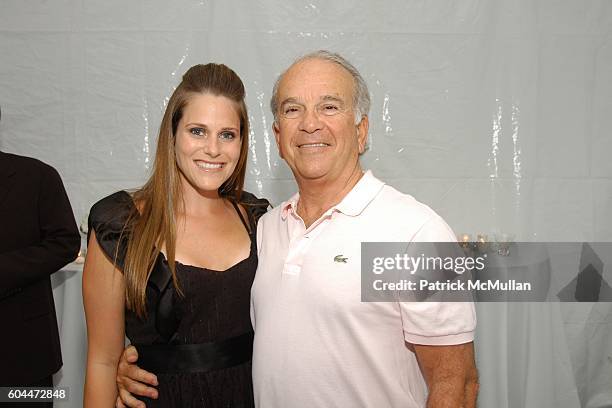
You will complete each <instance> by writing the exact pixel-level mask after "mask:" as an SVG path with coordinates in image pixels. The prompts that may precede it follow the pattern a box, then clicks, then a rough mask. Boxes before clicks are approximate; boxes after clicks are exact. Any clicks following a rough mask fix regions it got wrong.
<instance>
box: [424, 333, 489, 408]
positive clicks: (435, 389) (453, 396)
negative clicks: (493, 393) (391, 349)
mask: <svg viewBox="0 0 612 408" xmlns="http://www.w3.org/2000/svg"><path fill="white" fill-rule="evenodd" d="M414 350H415V352H416V355H417V359H418V360H419V365H420V367H421V371H422V372H423V375H424V377H425V380H426V381H427V388H428V389H429V397H428V398H427V408H447V407H448V408H459V407H461V408H474V407H476V398H477V396H478V373H477V371H476V363H475V361H474V343H472V342H470V343H466V344H458V345H455V346H424V345H417V344H415V345H414Z"/></svg>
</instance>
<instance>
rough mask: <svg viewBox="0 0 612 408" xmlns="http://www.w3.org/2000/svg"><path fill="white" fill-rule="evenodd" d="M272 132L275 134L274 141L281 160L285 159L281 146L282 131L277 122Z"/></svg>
mask: <svg viewBox="0 0 612 408" xmlns="http://www.w3.org/2000/svg"><path fill="white" fill-rule="evenodd" d="M272 131H273V132H274V139H276V147H277V148H278V155H279V156H280V158H281V159H284V157H283V149H281V145H280V129H279V127H278V122H277V121H274V122H272Z"/></svg>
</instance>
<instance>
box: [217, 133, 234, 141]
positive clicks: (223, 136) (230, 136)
mask: <svg viewBox="0 0 612 408" xmlns="http://www.w3.org/2000/svg"><path fill="white" fill-rule="evenodd" d="M219 137H220V138H221V139H224V140H232V139H234V138H235V137H236V135H235V134H234V133H233V132H222V133H220V134H219Z"/></svg>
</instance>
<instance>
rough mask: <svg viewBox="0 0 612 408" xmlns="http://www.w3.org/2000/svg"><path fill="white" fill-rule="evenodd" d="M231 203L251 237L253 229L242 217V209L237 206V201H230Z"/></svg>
mask: <svg viewBox="0 0 612 408" xmlns="http://www.w3.org/2000/svg"><path fill="white" fill-rule="evenodd" d="M230 202H231V203H232V205H233V206H234V209H235V210H236V212H237V213H238V216H239V217H240V221H242V225H244V228H245V229H246V230H247V234H249V235H251V229H250V228H249V225H248V224H247V222H246V221H245V220H244V217H243V216H242V211H240V208H238V205H237V204H236V202H235V201H233V200H230Z"/></svg>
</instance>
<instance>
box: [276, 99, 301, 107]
mask: <svg viewBox="0 0 612 408" xmlns="http://www.w3.org/2000/svg"><path fill="white" fill-rule="evenodd" d="M287 103H298V104H301V102H300V101H299V100H298V99H297V98H294V97H290V98H286V99H284V100H283V101H282V102H281V103H280V106H283V105H285V104H287Z"/></svg>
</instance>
